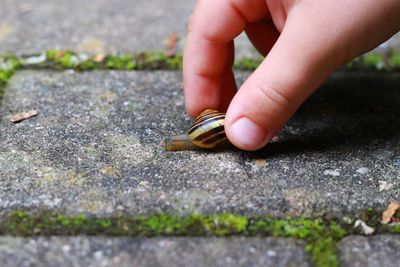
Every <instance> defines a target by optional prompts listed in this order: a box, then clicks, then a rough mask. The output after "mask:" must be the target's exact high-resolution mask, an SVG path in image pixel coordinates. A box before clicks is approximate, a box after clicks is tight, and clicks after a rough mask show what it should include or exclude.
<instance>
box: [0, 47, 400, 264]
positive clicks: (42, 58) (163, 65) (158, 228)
mask: <svg viewBox="0 0 400 267" xmlns="http://www.w3.org/2000/svg"><path fill="white" fill-rule="evenodd" d="M261 60H262V58H257V59H251V58H244V59H240V60H238V61H236V62H235V65H234V67H235V68H236V69H241V70H253V69H255V68H256V67H257V66H258V64H259V63H260V62H261ZM181 68H182V56H181V55H174V56H166V55H165V54H164V53H162V52H143V53H139V54H135V55H103V54H100V55H95V56H88V55H85V54H78V53H75V52H73V51H58V50H50V51H47V52H45V53H39V54H36V55H26V56H16V55H10V54H8V55H2V56H0V100H1V97H2V94H3V93H4V90H5V85H6V83H7V81H8V80H9V78H10V77H11V76H12V75H13V73H14V72H15V71H17V70H19V69H56V70H57V69H58V70H62V69H75V70H80V71H87V70H97V69H105V70H107V69H116V70H153V69H170V70H178V69H181ZM343 70H344V71H374V72H377V71H378V72H398V71H400V53H399V52H397V51H394V50H393V51H391V52H390V53H388V54H384V55H382V54H367V55H365V56H362V57H360V58H358V59H356V60H354V61H352V62H351V63H349V64H348V65H347V66H346V67H345V68H344V69H343ZM396 217H400V214H398V213H397V215H396ZM355 219H362V220H364V221H365V222H367V224H368V225H370V226H373V227H375V233H376V234H380V233H393V234H395V233H400V225H382V224H380V211H374V210H367V211H364V212H361V213H360V214H358V215H357V216H356V217H346V216H344V217H343V218H271V217H262V218H261V217H259V218H249V217H243V216H236V215H232V214H220V215H197V214H194V215H190V216H186V217H178V216H174V215H166V214H158V215H153V216H140V217H131V216H128V215H125V214H121V215H118V216H114V217H110V218H97V217H90V216H86V215H84V214H81V215H76V216H66V215H63V214H57V213H54V212H51V211H31V212H28V211H13V212H10V213H8V214H5V215H4V216H3V217H1V218H0V234H3V235H5V234H11V235H20V236H36V235H77V234H88V235H98V234H102V235H117V236H122V235H124V236H229V235H243V236H274V237H291V238H296V239H301V240H304V241H306V242H307V245H306V250H307V252H308V253H310V255H311V259H312V261H313V263H314V264H315V265H316V266H335V265H337V264H338V262H337V255H336V244H337V242H338V241H340V240H341V239H342V238H343V237H345V236H348V235H351V234H356V233H359V232H357V231H356V230H354V228H353V223H354V221H355Z"/></svg>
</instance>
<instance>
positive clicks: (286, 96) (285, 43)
mask: <svg viewBox="0 0 400 267" xmlns="http://www.w3.org/2000/svg"><path fill="white" fill-rule="evenodd" d="M302 13H303V12H302V11H301V10H299V11H297V10H295V8H293V9H292V11H291V13H290V14H289V16H288V18H287V20H286V22H285V26H284V28H283V31H282V33H281V35H280V36H279V38H278V40H277V42H276V43H275V45H274V47H273V48H272V49H271V51H270V53H269V54H268V55H267V57H266V58H265V60H264V61H263V62H262V63H261V65H260V66H259V67H258V68H257V70H256V71H255V72H254V73H253V74H252V75H251V76H250V77H249V78H248V79H247V80H246V81H245V83H244V84H243V85H242V87H241V88H240V89H239V91H238V92H237V94H236V95H235V97H234V98H233V100H232V101H231V104H230V106H229V108H228V111H227V114H226V120H225V131H226V135H227V137H228V139H229V140H230V141H231V142H232V143H233V144H234V145H235V146H237V147H239V148H241V149H243V150H256V149H259V148H261V147H263V146H264V145H266V144H267V143H268V141H269V140H270V139H271V138H272V137H273V136H274V135H275V134H276V133H277V132H278V131H279V130H280V129H281V128H282V127H283V125H284V124H285V123H286V121H287V120H288V119H289V118H290V117H291V116H292V115H293V113H294V112H295V111H296V109H297V108H298V107H299V106H300V105H301V103H302V102H303V101H304V100H305V99H306V98H307V97H308V96H309V95H310V94H311V93H312V92H313V91H314V90H315V89H316V88H317V87H318V86H319V85H320V84H321V83H322V82H323V81H324V80H325V79H326V77H327V76H328V75H329V74H330V73H331V72H332V71H333V70H334V69H336V67H338V66H339V65H341V64H342V63H344V62H345V60H344V58H343V57H342V56H341V54H342V55H343V56H344V53H343V52H342V51H341V50H339V49H338V47H343V46H342V45H341V44H340V37H338V36H337V35H336V36H335V34H333V33H332V32H330V33H329V30H327V27H328V26H326V27H324V25H323V24H326V22H324V19H323V18H321V19H320V20H318V19H317V18H316V19H315V18H314V19H308V18H307V16H309V14H308V15H306V14H304V15H306V16H302ZM304 17H305V18H307V19H306V20H304V19H303V18H304ZM321 24H322V25H321ZM315 25H318V26H317V27H316V26H315Z"/></svg>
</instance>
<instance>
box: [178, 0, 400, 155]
mask: <svg viewBox="0 0 400 267" xmlns="http://www.w3.org/2000/svg"><path fill="white" fill-rule="evenodd" d="M243 30H245V31H246V33H247V35H248V36H249V38H250V39H251V41H252V42H253V44H254V46H255V47H256V48H257V49H258V50H259V51H260V52H261V53H263V54H264V55H266V54H268V56H267V57H266V59H265V60H264V61H263V63H262V64H261V65H260V66H259V67H258V68H257V70H256V71H255V72H254V73H253V74H252V75H251V76H250V77H249V78H248V79H247V81H246V82H245V83H244V84H243V86H242V87H241V88H240V90H239V92H238V93H236V85H235V81H234V77H233V73H232V70H231V67H232V63H233V57H234V50H233V39H234V38H235V37H236V36H238V35H239V34H240V33H241V32H242V31H243ZM399 30H400V1H399V0H380V1H376V0H363V1H354V0H336V1H332V0H309V1H307V0H298V1H295V0H287V1H284V0H281V1H279V0H199V1H198V2H197V5H196V8H195V10H194V13H193V15H192V17H191V20H190V25H189V33H188V36H187V41H186V47H185V53H184V66H183V76H184V88H185V102H186V109H187V111H188V113H189V114H190V115H191V116H196V115H198V114H199V113H200V112H201V111H202V110H204V109H206V108H215V109H220V110H226V109H228V111H227V115H226V125H225V130H226V134H227V136H228V138H229V140H230V141H231V142H232V143H233V144H234V145H236V146H237V147H239V148H241V149H244V150H255V149H258V148H260V147H262V146H264V145H265V144H266V143H267V142H268V141H269V140H270V139H271V138H272V137H273V136H274V135H275V134H276V132H277V131H279V129H280V128H281V127H282V126H283V125H284V123H285V122H286V121H287V120H288V119H289V118H290V117H291V116H292V114H293V113H294V112H295V111H296V109H297V108H298V107H299V105H300V104H301V103H302V102H303V101H304V100H305V99H306V98H307V97H308V96H309V95H310V94H311V93H312V92H313V91H314V90H315V89H316V88H317V87H318V86H319V85H320V84H321V83H322V82H323V81H324V80H325V79H326V78H327V76H328V75H329V74H330V73H331V72H332V71H334V70H335V69H337V68H338V67H340V66H342V65H343V64H345V63H347V62H348V61H350V60H351V59H353V58H354V57H356V56H359V55H360V54H362V53H365V52H367V51H369V50H371V49H373V48H374V47H376V46H377V45H379V44H380V43H382V42H384V41H385V40H387V39H388V38H389V37H390V36H392V35H393V34H394V33H396V32H397V31H399ZM235 93H236V95H235ZM228 107H229V108H228Z"/></svg>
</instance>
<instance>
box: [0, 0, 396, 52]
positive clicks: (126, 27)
mask: <svg viewBox="0 0 400 267" xmlns="http://www.w3.org/2000/svg"><path fill="white" fill-rule="evenodd" d="M194 5H195V0H152V1H146V0H135V1H131V0H113V1H112V3H111V2H110V1H107V0H92V1H80V0H57V1H51V0H29V1H28V0H0V6H1V9H0V52H13V53H18V54H29V53H37V52H42V51H45V50H49V49H72V50H75V51H79V52H89V53H104V52H107V53H117V52H122V53H135V52H140V51H143V50H164V49H165V44H164V42H165V39H166V38H167V36H168V35H169V34H170V33H171V32H177V33H178V34H179V36H180V37H181V39H180V42H179V43H178V51H181V49H182V47H183V43H184V39H185V35H186V27H187V26H186V25H187V23H188V19H189V16H190V14H191V12H192V9H193V7H194ZM399 36H400V35H397V37H395V38H393V39H392V40H391V41H390V42H388V43H386V44H385V45H383V46H382V47H381V49H380V51H386V50H387V49H389V48H390V47H398V48H400V38H399ZM235 44H236V49H235V51H236V55H237V56H238V57H241V56H247V57H252V56H257V55H258V54H257V52H256V51H255V49H254V48H253V47H252V45H251V44H250V42H249V41H248V40H247V38H246V37H245V35H244V34H242V35H240V36H239V38H237V39H236V41H235Z"/></svg>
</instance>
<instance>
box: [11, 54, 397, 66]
mask: <svg viewBox="0 0 400 267" xmlns="http://www.w3.org/2000/svg"><path fill="white" fill-rule="evenodd" d="M45 55H46V57H45V60H44V61H41V62H35V63H33V64H26V65H23V66H22V67H24V68H46V69H76V70H82V71H85V70H94V69H116V70H157V69H171V70H178V69H182V54H176V55H173V56H168V55H166V54H165V53H163V52H157V51H148V52H141V53H137V54H126V55H97V56H88V55H85V54H79V53H75V52H73V51H70V50H65V51H62V50H49V51H47V52H46V53H45ZM30 57H32V56H25V57H21V58H18V59H19V61H22V62H23V61H24V60H26V59H29V58H30ZM263 59H264V58H263V57H255V58H246V57H244V58H240V59H238V60H236V61H235V63H234V69H238V70H254V69H256V68H257V67H258V66H259V65H260V63H261V62H262V61H263ZM344 70H350V71H358V70H361V71H364V70H369V71H398V70H400V52H399V51H396V50H393V51H391V52H390V53H389V54H383V55H382V54H376V53H369V54H365V55H363V56H361V57H358V58H356V59H355V60H353V61H352V62H350V63H349V64H347V66H345V68H344Z"/></svg>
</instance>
